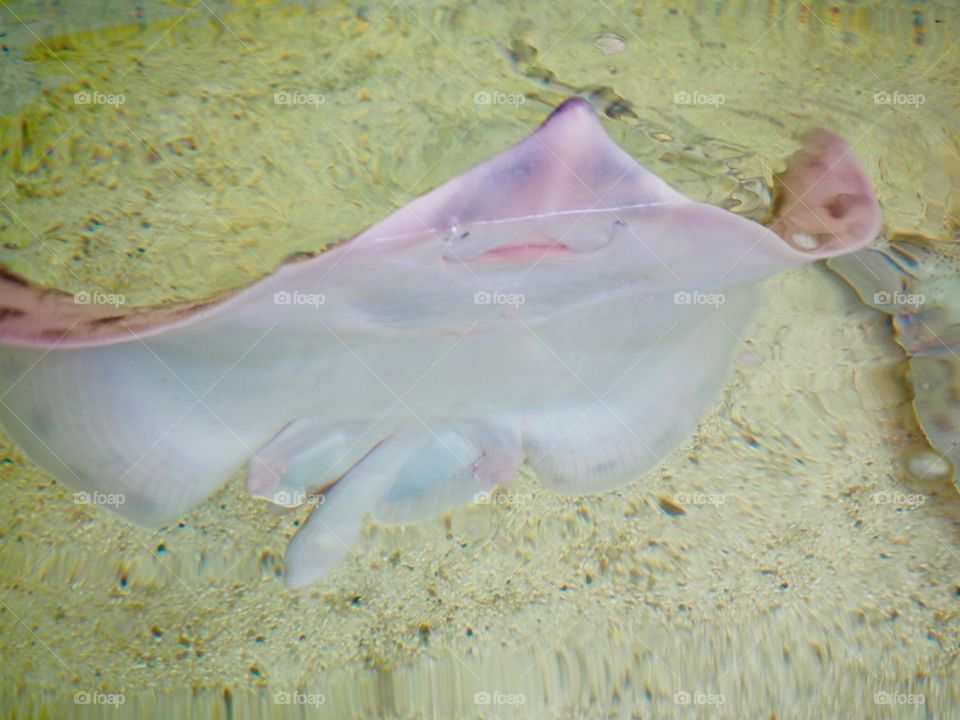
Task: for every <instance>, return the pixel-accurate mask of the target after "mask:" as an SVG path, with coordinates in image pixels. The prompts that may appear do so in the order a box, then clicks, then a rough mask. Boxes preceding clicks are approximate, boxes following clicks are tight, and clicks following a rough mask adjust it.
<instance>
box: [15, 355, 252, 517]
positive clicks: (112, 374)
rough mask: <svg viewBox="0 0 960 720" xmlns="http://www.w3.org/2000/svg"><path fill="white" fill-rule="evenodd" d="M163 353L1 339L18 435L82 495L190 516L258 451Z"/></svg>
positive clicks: (123, 509)
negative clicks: (41, 346) (44, 346)
mask: <svg viewBox="0 0 960 720" xmlns="http://www.w3.org/2000/svg"><path fill="white" fill-rule="evenodd" d="M157 353H162V350H158V349H150V348H148V347H147V346H146V345H144V344H142V343H128V344H123V345H110V346H102V347H95V348H75V349H71V350H59V349H54V350H49V351H42V350H38V349H35V348H27V347H2V348H0V423H2V425H3V427H4V429H5V430H6V432H7V434H8V435H9V436H10V438H11V439H12V440H13V441H14V442H15V443H16V444H17V445H18V446H19V447H20V448H22V449H23V450H24V451H25V452H26V453H27V454H28V455H29V456H30V458H31V459H33V460H34V461H35V462H36V463H37V464H38V465H39V466H40V467H41V468H43V469H44V470H45V471H47V472H48V473H50V474H51V475H53V476H54V477H56V478H57V479H58V480H61V481H62V482H65V483H67V484H68V485H70V486H72V487H73V488H74V489H75V490H78V491H80V492H79V493H77V495H76V496H75V501H76V502H80V503H89V504H93V505H102V506H104V507H105V508H106V509H108V510H112V511H113V512H115V513H117V514H118V515H120V516H122V517H124V518H126V519H128V520H131V521H134V522H137V523H139V524H142V525H146V526H158V525H162V524H164V523H166V522H169V521H172V520H176V519H177V518H179V517H180V516H182V515H183V514H184V513H185V512H186V511H188V510H189V509H190V508H192V507H193V506H194V505H196V504H197V503H198V502H200V501H201V500H203V499H204V498H205V497H206V496H207V495H209V494H210V493H211V492H213V491H214V490H215V489H216V488H217V487H218V486H219V485H220V484H221V483H223V482H224V480H226V478H227V476H228V475H229V474H230V473H231V472H232V471H233V470H234V469H235V468H236V467H238V466H239V465H240V464H241V463H242V462H243V461H244V459H246V457H247V456H248V455H249V452H250V451H249V449H248V447H247V445H246V442H245V440H244V439H243V438H242V437H240V436H238V435H237V434H236V433H235V431H234V430H231V429H230V428H229V427H227V426H226V425H225V424H224V423H223V422H222V421H221V419H220V418H218V417H217V416H216V415H215V414H214V413H213V411H212V410H211V409H210V408H209V407H208V406H207V404H205V403H204V402H200V401H199V400H198V395H197V394H195V393H194V392H191V390H190V389H189V388H188V387H187V386H185V385H184V383H183V382H181V380H180V378H179V377H178V376H177V374H176V373H174V372H173V371H172V370H171V368H170V365H169V364H164V362H161V360H160V358H159V357H158V355H157ZM167 360H168V361H170V359H169V358H167ZM170 362H172V361H170ZM241 432H242V431H241Z"/></svg>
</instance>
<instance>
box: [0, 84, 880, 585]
mask: <svg viewBox="0 0 960 720" xmlns="http://www.w3.org/2000/svg"><path fill="white" fill-rule="evenodd" d="M775 184H776V188H775V189H776V201H775V205H774V211H773V214H772V217H771V220H770V222H769V227H765V226H763V225H760V224H758V223H755V222H753V221H751V220H748V219H746V218H743V217H740V216H738V215H736V214H734V213H731V212H728V211H726V210H723V209H721V208H717V207H713V206H710V205H705V204H701V203H698V202H694V201H693V200H690V199H689V198H687V197H685V196H683V195H682V194H680V193H679V192H677V191H676V190H674V189H673V188H671V187H670V186H669V185H667V183H665V182H664V181H663V180H661V179H660V178H658V177H657V176H656V175H654V174H653V173H651V172H649V171H648V170H646V169H644V168H643V167H641V166H640V165H639V164H637V163H636V162H635V161H634V160H633V159H632V158H631V157H630V156H629V155H628V154H627V153H626V152H624V151H623V150H622V149H621V148H620V147H619V146H617V144H616V143H615V142H614V141H613V140H611V139H610V138H609V137H608V136H607V134H606V133H605V132H604V129H603V125H602V123H601V121H600V119H599V118H598V117H597V115H596V114H595V112H594V111H593V109H592V108H591V106H590V105H589V103H588V102H587V101H585V100H583V99H581V98H571V99H569V100H567V101H566V102H564V103H563V104H562V105H560V106H559V107H558V108H557V109H556V110H555V111H554V112H553V113H552V114H551V115H550V116H549V117H548V118H547V120H546V121H545V122H544V123H543V124H542V125H541V126H540V127H539V128H538V129H537V130H536V131H535V132H534V133H533V134H532V135H530V136H529V137H527V138H526V139H525V140H523V141H522V142H520V143H518V144H516V145H514V146H513V147H511V148H509V149H507V150H506V151H504V152H501V153H500V154H498V155H496V156H495V157H493V158H492V159H490V160H487V161H486V162H484V163H482V164H480V165H477V166H476V167H474V168H472V169H470V170H468V171H466V172H465V173H463V174H461V175H459V176H457V177H455V178H454V179H452V180H450V181H448V182H446V183H444V184H443V185H441V186H440V187H438V188H436V189H434V190H433V191H431V192H429V193H427V194H426V195H423V196H421V197H419V198H417V199H415V200H413V201H412V202H410V203H409V204H408V205H406V206H404V207H402V208H400V209H399V210H397V211H395V212H394V213H392V214H391V215H389V216H388V217H386V218H385V219H384V220H382V221H380V222H379V223H377V224H375V225H373V226H372V227H370V228H369V229H368V230H366V231H365V232H363V233H361V234H360V235H358V236H356V237H354V238H353V239H351V240H349V241H346V242H343V243H340V244H338V245H336V246H335V247H333V248H332V249H330V250H327V251H325V252H322V253H320V254H318V255H316V256H309V257H308V256H305V255H303V254H301V255H298V256H296V257H294V258H292V259H290V260H289V261H287V262H286V263H284V264H283V265H282V266H281V267H280V268H279V269H278V270H277V271H276V272H275V273H274V274H272V275H270V276H268V277H266V278H264V279H262V280H260V281H258V282H256V283H254V284H251V285H248V286H246V287H243V288H240V289H235V290H231V291H229V292H225V293H221V294H220V295H219V296H217V297H214V298H211V299H208V300H204V301H202V302H193V303H186V304H175V305H167V306H160V307H155V308H146V309H136V308H120V309H117V308H115V307H111V306H106V305H98V304H95V303H89V304H79V303H77V302H76V301H75V297H74V296H72V295H68V294H65V293H62V292H58V291H54V290H47V289H43V288H40V287H37V286H35V285H34V284H32V283H30V282H29V281H27V280H25V279H23V278H21V277H19V276H17V275H14V274H12V273H9V272H4V274H3V277H2V280H0V282H2V285H0V392H2V396H0V421H2V423H3V426H4V428H5V429H6V431H7V433H8V435H9V436H10V438H11V439H12V440H13V441H14V442H15V443H16V444H17V445H18V446H19V447H20V448H22V449H23V450H24V451H25V452H26V454H27V455H28V456H29V457H30V458H32V459H33V460H34V461H35V462H36V463H37V465H39V466H40V467H41V468H42V469H44V470H45V471H47V472H48V473H50V474H51V475H53V476H54V477H56V478H58V479H59V480H61V481H63V482H64V483H66V484H68V485H70V486H72V487H74V488H77V489H79V490H83V491H88V492H94V493H102V494H106V496H107V497H113V498H115V499H117V501H116V502H115V503H114V504H113V505H112V506H111V507H110V509H112V510H114V511H115V512H117V513H118V514H120V515H121V516H122V517H124V518H126V519H128V520H131V521H133V522H136V523H139V524H142V525H147V526H162V525H164V524H166V523H169V522H171V521H173V520H176V519H178V518H179V517H181V516H182V515H183V514H184V513H186V512H187V511H188V510H190V509H191V508H193V507H194V506H195V505H197V504H198V503H200V502H201V501H202V500H203V499H204V498H206V497H207V496H208V495H209V494H211V493H212V492H213V491H214V490H215V489H217V487H218V486H220V485H221V484H222V483H223V482H224V481H225V479H226V478H227V477H228V476H229V475H230V474H231V472H233V471H235V470H236V469H237V468H238V467H240V466H241V465H242V464H244V463H247V468H246V470H247V475H246V485H247V489H248V490H249V491H250V492H251V493H253V494H255V495H258V496H260V497H264V498H267V499H269V500H272V501H274V502H276V503H278V504H282V505H298V504H302V503H304V502H313V504H314V507H313V509H312V512H311V514H310V516H309V519H308V520H307V522H306V523H305V524H304V525H303V526H302V527H301V528H300V529H299V530H298V531H297V533H296V535H295V536H294V537H293V538H292V540H291V541H290V543H289V546H288V548H287V552H286V557H285V579H286V583H287V585H288V586H290V587H299V586H303V585H305V584H307V583H309V582H311V581H313V580H315V579H317V578H319V577H321V576H322V575H324V574H325V573H326V572H328V571H329V570H330V569H331V568H332V567H334V566H335V565H336V564H337V563H338V562H339V561H340V560H341V559H342V558H343V557H344V555H345V554H346V553H347V552H348V550H349V549H350V547H351V545H352V544H353V543H354V542H355V540H356V538H357V536H358V533H359V530H360V527H361V524H362V522H363V521H364V519H365V518H366V517H367V515H368V514H369V515H372V517H373V518H374V519H376V520H379V521H381V522H385V523H405V522H414V521H418V520H422V519H425V518H429V517H432V516H435V515H437V514H439V513H442V512H443V511H445V510H446V509H447V508H450V507H454V506H457V505H461V504H465V503H469V502H471V501H472V500H473V499H474V498H475V496H476V495H477V494H478V493H485V492H489V491H490V490H491V489H493V488H495V487H496V486H498V485H505V484H507V483H509V482H511V481H512V480H513V478H514V476H515V474H516V472H517V470H518V468H519V467H520V466H521V464H522V463H524V462H526V463H528V465H529V467H531V468H532V470H533V471H534V472H535V473H536V475H537V476H538V478H539V480H540V481H541V482H542V483H543V484H544V485H545V486H546V487H548V488H551V489H553V490H556V491H558V492H562V493H571V494H580V493H596V492H600V491H603V490H607V489H610V488H614V487H617V486H620V485H623V484H625V483H627V482H629V481H631V480H634V479H636V478H638V477H640V476H641V475H642V474H643V473H644V472H645V471H647V470H648V469H650V468H651V467H653V466H654V465H656V464H657V463H658V462H659V461H660V460H662V459H663V458H664V457H665V456H666V455H668V454H669V453H670V452H671V451H673V450H674V449H675V448H676V447H678V446H679V445H680V444H682V442H683V441H684V440H685V439H686V438H687V437H688V435H689V434H690V433H691V432H692V430H693V429H694V428H695V426H696V424H697V422H698V420H699V419H700V418H701V416H702V414H703V413H704V412H705V410H706V409H707V408H708V407H709V406H710V404H711V403H712V402H713V401H714V399H715V398H716V396H717V395H718V394H719V391H720V389H721V388H722V386H723V385H724V382H725V379H726V376H727V373H728V369H729V364H730V357H731V354H732V352H733V350H734V349H735V347H736V346H737V344H738V342H739V340H738V337H739V336H740V335H741V333H742V331H743V329H744V327H745V324H746V323H747V320H748V318H749V317H750V313H751V309H752V308H753V306H754V305H755V304H756V303H757V302H758V287H759V284H760V282H761V281H762V280H763V279H764V278H767V277H768V276H770V275H773V274H775V273H778V272H780V271H783V270H786V269H788V268H792V267H796V266H799V265H802V264H804V263H810V262H812V261H815V260H818V259H821V258H828V257H833V256H837V255H841V254H844V253H848V252H852V251H854V250H857V249H859V248H861V247H862V246H864V245H865V244H866V243H868V242H869V241H870V240H872V239H873V238H874V237H875V236H876V235H877V233H878V231H879V227H880V212H879V208H878V206H877V202H876V199H875V197H874V193H873V190H872V188H871V185H870V182H869V180H868V179H867V176H866V174H865V172H864V171H863V169H862V168H861V166H860V165H859V163H858V162H857V160H856V159H855V158H854V156H853V155H852V153H851V152H850V148H849V146H848V145H847V144H846V143H845V142H844V141H843V140H842V139H841V138H839V137H838V136H836V135H834V134H832V133H830V132H828V131H826V130H815V131H812V132H809V133H807V134H806V135H805V136H804V137H803V139H802V146H801V148H800V149H799V150H798V151H797V152H796V153H795V154H794V155H793V156H792V158H791V159H790V160H789V162H788V165H787V168H786V170H785V172H783V173H781V174H780V175H778V176H777V177H776V178H775Z"/></svg>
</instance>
